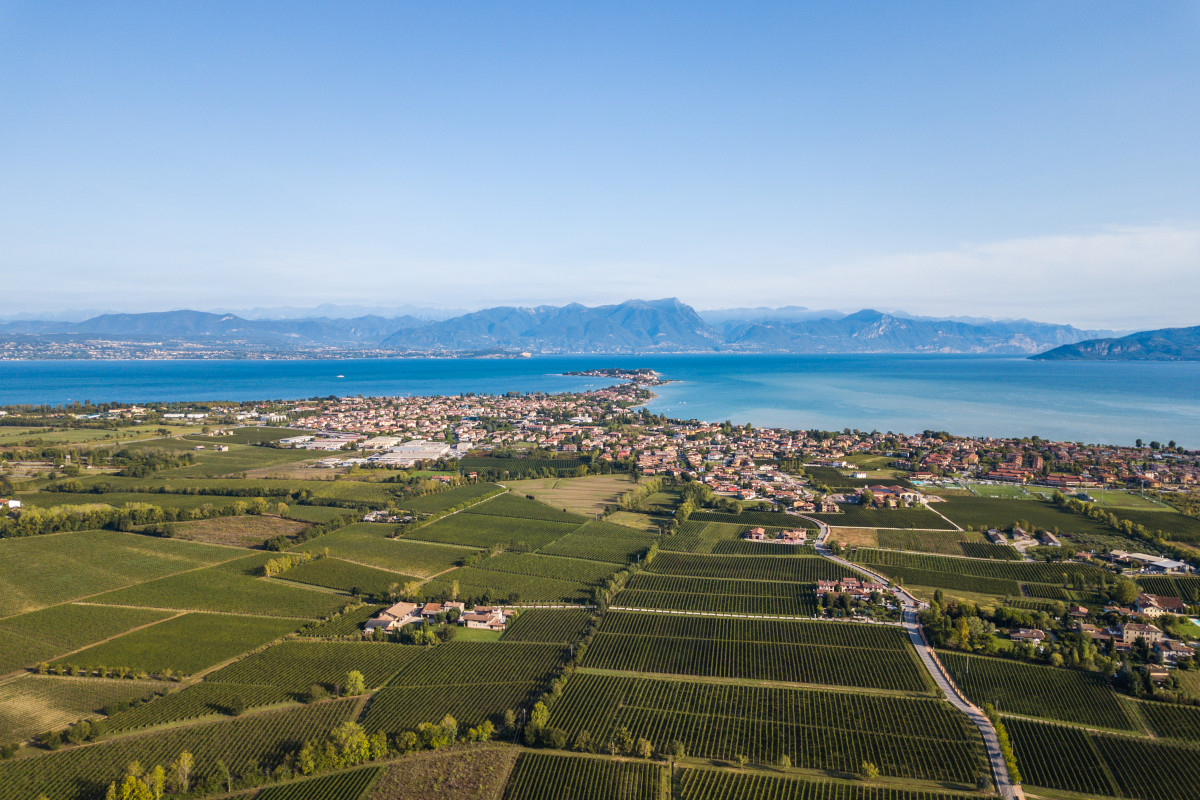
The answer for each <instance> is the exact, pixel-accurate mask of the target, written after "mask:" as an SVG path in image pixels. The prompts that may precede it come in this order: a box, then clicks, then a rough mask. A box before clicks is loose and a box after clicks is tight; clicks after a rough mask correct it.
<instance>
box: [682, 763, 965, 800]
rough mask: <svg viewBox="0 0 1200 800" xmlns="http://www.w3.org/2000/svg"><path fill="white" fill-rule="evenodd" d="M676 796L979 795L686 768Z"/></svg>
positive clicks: (943, 799) (932, 798)
mask: <svg viewBox="0 0 1200 800" xmlns="http://www.w3.org/2000/svg"><path fill="white" fill-rule="evenodd" d="M675 797H676V798H678V800H759V798H770V800H971V799H972V798H978V795H975V794H950V793H947V792H943V791H935V790H929V791H926V790H923V789H910V788H893V787H891V786H888V787H880V786H865V785H861V784H857V785H856V784H853V783H844V782H840V781H838V782H834V781H818V780H812V779H809V778H795V777H784V776H781V775H771V774H769V773H764V772H752V773H745V772H740V773H734V772H728V771H717V770H711V769H684V770H682V774H681V776H680V779H679V789H678V790H677V791H676V793H675Z"/></svg>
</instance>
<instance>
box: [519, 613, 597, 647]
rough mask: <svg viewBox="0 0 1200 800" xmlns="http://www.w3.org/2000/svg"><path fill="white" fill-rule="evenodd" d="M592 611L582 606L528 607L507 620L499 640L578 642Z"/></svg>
mask: <svg viewBox="0 0 1200 800" xmlns="http://www.w3.org/2000/svg"><path fill="white" fill-rule="evenodd" d="M591 620H592V612H591V611H588V610H586V609H582V608H581V609H578V610H574V609H567V610H557V609H541V608H536V609H529V610H527V611H522V612H521V613H520V614H519V615H518V616H517V618H516V619H515V620H512V621H510V622H509V623H508V627H507V628H505V630H504V636H503V637H501V639H502V640H503V641H505V642H547V643H556V644H569V643H571V642H576V641H578V640H579V639H580V638H581V637H582V636H583V633H584V631H585V630H586V629H587V626H588V623H590V622H591Z"/></svg>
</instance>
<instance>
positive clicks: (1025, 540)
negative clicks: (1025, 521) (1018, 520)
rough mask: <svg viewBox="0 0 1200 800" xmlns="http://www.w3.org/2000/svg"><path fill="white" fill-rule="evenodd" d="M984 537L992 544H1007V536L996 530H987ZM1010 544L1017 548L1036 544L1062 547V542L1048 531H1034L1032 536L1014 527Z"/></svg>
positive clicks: (1022, 529)
mask: <svg viewBox="0 0 1200 800" xmlns="http://www.w3.org/2000/svg"><path fill="white" fill-rule="evenodd" d="M984 536H986V537H987V540H988V541H989V542H991V543H992V544H1008V543H1009V541H1008V536H1007V535H1005V533H1004V531H1002V530H1000V529H998V528H989V529H988V530H987V531H985V532H984ZM1012 544H1013V545H1014V546H1015V547H1017V548H1025V547H1031V546H1033V545H1036V544H1040V545H1043V546H1045V547H1062V541H1061V540H1060V539H1059V538H1058V537H1057V536H1055V535H1054V534H1053V533H1051V532H1050V531H1044V530H1035V531H1034V532H1033V533H1032V534H1030V533H1029V532H1028V531H1026V530H1025V529H1024V528H1021V527H1018V526H1014V527H1013V529H1012Z"/></svg>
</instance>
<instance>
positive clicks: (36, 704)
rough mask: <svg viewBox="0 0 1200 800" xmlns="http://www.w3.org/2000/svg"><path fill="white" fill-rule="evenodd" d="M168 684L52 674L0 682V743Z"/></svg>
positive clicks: (61, 724) (57, 726)
mask: <svg viewBox="0 0 1200 800" xmlns="http://www.w3.org/2000/svg"><path fill="white" fill-rule="evenodd" d="M170 685H171V684H168V683H159V682H158V681H123V680H106V679H103V678H68V677H59V676H56V675H20V676H18V677H16V678H12V679H10V680H7V681H4V682H3V683H0V742H5V743H8V742H19V741H23V740H25V739H28V738H29V737H31V736H34V735H35V734H39V733H41V732H43V731H48V730H57V729H60V728H65V727H66V726H67V725H69V724H71V723H72V722H74V721H75V720H78V719H84V718H89V717H95V716H97V715H99V714H100V713H101V710H102V709H103V708H104V707H105V706H108V705H110V704H112V703H119V702H126V701H129V700H140V699H142V698H145V697H149V696H150V695H152V694H154V693H155V692H161V691H165V689H166V687H167V686H170Z"/></svg>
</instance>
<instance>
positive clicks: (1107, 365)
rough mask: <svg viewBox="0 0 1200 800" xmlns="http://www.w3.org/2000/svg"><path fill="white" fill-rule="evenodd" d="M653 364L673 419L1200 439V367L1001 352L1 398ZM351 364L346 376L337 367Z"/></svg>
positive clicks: (353, 388)
mask: <svg viewBox="0 0 1200 800" xmlns="http://www.w3.org/2000/svg"><path fill="white" fill-rule="evenodd" d="M595 367H650V368H652V369H656V370H658V371H659V372H661V373H663V375H664V376H666V377H667V378H670V379H672V380H673V381H675V383H672V384H669V385H667V386H663V387H660V388H659V389H658V390H657V393H658V397H657V398H656V399H655V400H654V401H653V402H652V403H651V404H650V408H651V409H652V410H654V411H657V412H662V413H665V414H668V415H671V416H678V417H685V418H693V417H694V418H697V419H704V420H714V421H719V420H725V419H729V420H732V421H734V422H752V423H754V424H756V425H763V426H786V427H791V428H809V427H819V428H826V429H841V428H845V427H851V428H860V429H864V430H871V429H878V430H892V431H902V432H914V431H921V430H925V429H927V428H928V429H936V430H949V431H951V432H953V433H960V434H975V435H990V436H1008V435H1033V434H1037V435H1040V436H1043V437H1048V438H1056V439H1070V440H1082V441H1088V442H1100V441H1102V442H1114V443H1122V444H1123V443H1132V442H1133V440H1134V439H1137V438H1141V439H1144V440H1146V441H1150V440H1152V439H1157V440H1159V441H1162V442H1167V441H1169V440H1172V439H1174V440H1176V441H1177V442H1178V443H1179V444H1182V445H1184V446H1187V447H1198V446H1200V364H1197V363H1139V362H1065V361H1045V362H1043V361H1029V360H1027V359H1021V358H1006V357H994V356H925V355H922V356H911V355H836V356H834V355H821V356H776V355H753V356H738V355H681V356H545V357H537V358H531V359H504V360H500V359H402V360H386V359H364V360H338V361H331V360H318V361H7V362H0V404H12V403H52V404H59V403H65V402H73V401H82V400H92V401H93V402H102V401H117V402H130V403H131V402H150V401H156V400H159V401H162V400H196V399H206V400H251V399H275V398H278V399H297V398H305V397H318V396H327V395H331V394H336V395H351V394H363V395H422V394H458V393H462V392H477V393H487V394H496V393H503V392H506V391H514V390H515V391H523V392H533V391H543V392H555V391H574V390H579V389H585V388H591V387H598V386H602V385H604V384H605V381H603V380H600V379H595V378H579V377H566V376H564V375H563V374H562V373H563V372H566V371H570V370H583V369H589V368H595ZM339 375H341V376H344V377H340V378H339V377H338V376H339Z"/></svg>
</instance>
